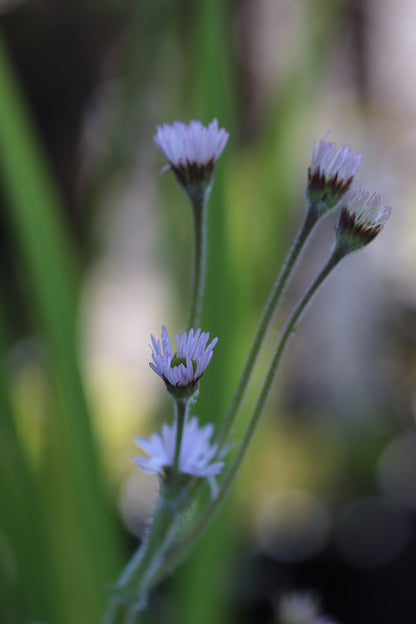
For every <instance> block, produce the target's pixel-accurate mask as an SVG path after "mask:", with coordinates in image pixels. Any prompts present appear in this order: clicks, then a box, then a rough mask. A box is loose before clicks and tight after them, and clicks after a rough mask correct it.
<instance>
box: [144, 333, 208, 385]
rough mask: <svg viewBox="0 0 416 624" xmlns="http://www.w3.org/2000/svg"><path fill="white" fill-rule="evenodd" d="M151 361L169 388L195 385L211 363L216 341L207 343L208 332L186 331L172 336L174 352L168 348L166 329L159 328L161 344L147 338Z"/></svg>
mask: <svg viewBox="0 0 416 624" xmlns="http://www.w3.org/2000/svg"><path fill="white" fill-rule="evenodd" d="M151 338H152V344H151V345H149V346H150V348H151V349H152V358H153V362H150V363H149V366H150V368H151V369H152V370H154V371H155V373H157V374H158V375H159V376H160V377H162V379H163V380H164V381H165V382H166V384H167V385H168V387H169V386H173V387H176V388H180V387H189V386H191V387H192V386H195V385H196V384H197V382H198V381H199V379H200V378H201V376H202V375H203V373H204V371H205V369H206V368H207V366H208V364H209V363H210V361H211V358H212V354H213V349H214V347H215V345H216V344H217V342H218V338H214V339H213V340H212V341H211V342H210V343H209V344H208V340H209V332H201V330H200V329H197V330H196V331H195V330H194V329H190V330H189V332H186V331H185V332H183V334H182V336H181V337H179V335H178V334H176V345H177V349H176V352H175V353H174V352H173V351H172V348H171V346H170V341H169V336H168V333H167V331H166V327H165V326H163V327H162V345H161V344H160V341H159V340H156V338H155V337H154V336H153V334H152V336H151Z"/></svg>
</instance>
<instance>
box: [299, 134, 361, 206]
mask: <svg viewBox="0 0 416 624" xmlns="http://www.w3.org/2000/svg"><path fill="white" fill-rule="evenodd" d="M327 136H328V133H326V135H325V136H324V138H323V139H322V140H321V141H320V142H319V144H318V143H317V142H316V141H315V142H314V145H313V153H312V163H311V166H310V167H309V169H308V187H307V197H308V199H309V201H310V203H311V205H312V206H313V207H314V208H315V209H316V210H317V211H318V213H319V215H320V214H324V213H325V212H327V211H328V210H330V209H331V208H333V207H334V206H335V205H336V203H337V202H338V201H339V200H340V198H341V197H342V196H343V195H344V193H346V192H347V190H348V189H349V188H350V186H351V184H352V181H353V178H354V175H355V174H356V172H357V169H358V167H359V165H360V162H361V154H360V153H357V154H354V153H353V152H352V150H351V149H350V147H349V146H348V145H344V146H343V147H340V148H339V149H337V147H336V145H335V143H329V142H327V141H326V140H325V139H326V137H327Z"/></svg>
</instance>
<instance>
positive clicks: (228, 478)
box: [149, 252, 343, 589]
mask: <svg viewBox="0 0 416 624" xmlns="http://www.w3.org/2000/svg"><path fill="white" fill-rule="evenodd" d="M342 257H343V256H342V255H340V254H338V253H336V252H334V253H333V254H332V256H331V257H330V259H329V261H328V262H327V264H326V265H325V266H324V268H323V269H322V271H321V273H320V274H319V275H318V277H317V278H316V279H315V281H314V282H313V283H312V284H311V286H310V287H309V289H308V290H307V292H306V294H305V295H304V297H303V298H302V299H301V301H300V302H299V304H298V305H297V307H296V308H295V310H294V311H293V313H292V315H291V317H290V319H289V321H288V322H287V324H286V327H285V329H284V331H283V334H282V336H281V338H280V340H279V343H278V345H277V347H276V351H275V353H274V356H273V359H272V361H271V364H270V368H269V371H268V373H267V376H266V379H265V381H264V384H263V387H262V390H261V392H260V394H259V396H258V399H257V402H256V405H255V408H254V411H253V413H252V415H251V418H250V421H249V424H248V427H247V430H246V432H245V434H244V436H243V439H242V442H241V444H240V446H239V449H238V451H237V453H236V455H235V456H234V458H233V461H232V463H231V465H230V467H229V469H228V471H227V473H226V475H225V477H224V479H223V481H222V483H221V489H220V492H219V494H218V496H217V498H216V499H215V500H213V501H212V502H211V503H210V504H209V505H208V506H207V507H206V509H205V511H204V513H203V514H202V515H201V517H200V518H199V520H198V521H197V523H196V524H195V525H194V527H193V529H192V530H191V531H190V533H188V535H187V536H186V538H185V539H184V540H183V541H182V542H181V543H180V544H178V546H177V547H176V548H175V550H174V551H173V552H172V553H171V554H170V556H169V557H168V558H167V559H166V561H165V562H164V564H163V565H162V566H161V567H160V568H159V569H158V570H157V571H156V572H155V574H154V575H153V576H152V577H151V578H150V579H149V589H150V588H152V587H153V586H154V585H156V584H157V583H158V582H159V581H160V580H162V579H163V578H164V577H165V576H166V575H167V574H169V573H170V572H171V571H172V569H173V568H174V567H175V566H176V565H177V564H178V563H180V561H181V560H182V559H183V558H184V557H185V556H186V554H187V553H188V552H189V551H190V550H191V549H192V547H193V546H194V545H195V544H196V542H197V541H198V540H199V538H200V537H201V535H202V534H203V533H204V531H205V529H206V528H207V527H208V525H209V524H210V522H211V521H212V519H213V517H214V515H215V513H216V512H217V511H218V509H219V507H220V506H221V504H222V502H223V501H224V499H225V497H226V495H227V494H228V492H229V490H230V488H231V486H232V484H233V483H234V479H235V477H236V474H237V472H238V469H239V467H240V465H241V463H242V460H243V458H244V456H245V454H246V451H247V449H248V447H249V444H250V442H251V440H252V437H253V434H254V431H255V429H256V427H257V425H258V422H259V419H260V416H261V413H262V411H263V407H264V404H265V402H266V399H267V397H268V394H269V391H270V388H271V385H272V382H273V379H274V376H275V374H276V371H277V369H278V366H279V364H280V361H281V358H282V355H283V352H284V350H285V347H286V345H287V343H288V340H289V338H290V336H291V334H292V332H293V331H294V328H295V326H296V324H297V323H298V321H299V319H300V317H301V315H302V314H303V312H304V311H305V309H306V307H307V306H308V304H309V303H310V301H311V299H312V298H313V296H314V295H315V293H316V291H317V290H318V288H319V287H320V286H321V284H322V282H323V281H324V280H325V279H326V277H327V276H328V275H329V274H330V272H331V271H332V270H333V269H334V268H335V266H336V265H337V264H338V262H339V261H340V260H341V258H342Z"/></svg>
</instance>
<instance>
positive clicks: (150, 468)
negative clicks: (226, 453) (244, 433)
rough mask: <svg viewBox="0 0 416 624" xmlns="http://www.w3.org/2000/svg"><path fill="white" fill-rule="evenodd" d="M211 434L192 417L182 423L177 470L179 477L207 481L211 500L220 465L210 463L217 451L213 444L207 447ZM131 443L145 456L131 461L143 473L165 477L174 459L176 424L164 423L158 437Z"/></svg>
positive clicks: (210, 431)
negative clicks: (183, 476)
mask: <svg viewBox="0 0 416 624" xmlns="http://www.w3.org/2000/svg"><path fill="white" fill-rule="evenodd" d="M213 432H214V425H213V424H212V423H208V424H207V425H204V426H203V427H200V426H199V423H198V418H197V417H196V416H194V417H193V418H191V419H190V420H188V421H186V422H185V423H184V427H183V433H182V441H181V450H180V455H179V467H178V469H179V474H183V475H188V476H189V477H196V478H203V477H206V478H208V481H209V484H210V487H211V493H212V496H213V497H215V496H216V495H217V492H218V485H217V483H216V481H215V478H214V477H215V475H217V474H219V473H220V472H221V470H222V469H223V467H224V462H223V461H221V460H220V461H217V460H215V461H213V459H214V457H215V455H216V453H217V449H218V445H217V444H211V443H210V439H211V437H212V434H213ZM135 442H136V444H137V445H138V446H139V447H140V448H141V449H143V451H144V452H145V453H147V455H149V457H135V458H134V462H135V463H136V464H137V465H138V466H140V468H141V469H142V470H144V472H148V473H150V474H159V475H162V476H167V475H169V472H170V470H171V469H172V466H173V462H174V457H175V444H176V422H175V423H174V424H173V425H167V424H166V423H165V424H163V425H162V431H161V433H153V434H152V435H151V436H150V438H142V437H140V438H136V440H135Z"/></svg>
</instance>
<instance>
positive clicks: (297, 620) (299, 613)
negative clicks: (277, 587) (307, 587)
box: [276, 592, 337, 624]
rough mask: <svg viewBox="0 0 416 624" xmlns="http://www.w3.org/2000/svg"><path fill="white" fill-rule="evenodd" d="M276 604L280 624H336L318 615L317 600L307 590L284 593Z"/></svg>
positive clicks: (318, 606) (318, 605)
mask: <svg viewBox="0 0 416 624" xmlns="http://www.w3.org/2000/svg"><path fill="white" fill-rule="evenodd" d="M276 606H277V608H276V615H277V618H278V621H279V623H281V624H337V623H336V622H335V621H334V620H332V619H329V618H328V617H326V616H322V615H320V611H321V609H320V604H319V600H318V599H317V598H316V596H314V595H313V594H311V593H308V592H306V593H303V592H295V593H291V594H285V595H284V596H282V598H281V599H280V600H279V602H278V604H277V605H276Z"/></svg>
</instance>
